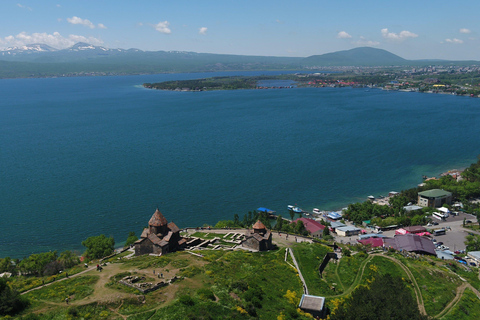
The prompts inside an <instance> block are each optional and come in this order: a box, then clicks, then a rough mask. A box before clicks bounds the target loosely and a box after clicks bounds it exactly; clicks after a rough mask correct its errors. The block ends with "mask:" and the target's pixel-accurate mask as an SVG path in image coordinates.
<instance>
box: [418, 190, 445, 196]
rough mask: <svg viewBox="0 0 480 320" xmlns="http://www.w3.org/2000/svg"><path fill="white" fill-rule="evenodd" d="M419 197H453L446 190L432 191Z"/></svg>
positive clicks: (423, 192)
mask: <svg viewBox="0 0 480 320" xmlns="http://www.w3.org/2000/svg"><path fill="white" fill-rule="evenodd" d="M418 195H419V196H422V197H426V198H439V197H448V196H451V195H452V193H451V192H448V191H445V190H440V189H432V190H427V191H422V192H419V193H418Z"/></svg>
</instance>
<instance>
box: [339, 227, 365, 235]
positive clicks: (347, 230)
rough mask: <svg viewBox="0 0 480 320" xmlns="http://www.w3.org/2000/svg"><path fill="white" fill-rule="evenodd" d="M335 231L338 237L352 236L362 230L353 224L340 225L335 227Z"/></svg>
mask: <svg viewBox="0 0 480 320" xmlns="http://www.w3.org/2000/svg"><path fill="white" fill-rule="evenodd" d="M335 232H336V233H337V234H338V235H339V236H340V237H349V236H354V235H357V234H359V233H361V232H362V229H360V228H356V227H353V226H345V227H340V228H336V229H335Z"/></svg>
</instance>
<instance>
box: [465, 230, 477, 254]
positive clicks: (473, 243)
mask: <svg viewBox="0 0 480 320" xmlns="http://www.w3.org/2000/svg"><path fill="white" fill-rule="evenodd" d="M465 245H466V246H467V250H468V251H479V250H480V235H478V234H469V235H468V236H467V237H466V240H465Z"/></svg>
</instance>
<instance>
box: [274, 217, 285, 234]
mask: <svg viewBox="0 0 480 320" xmlns="http://www.w3.org/2000/svg"><path fill="white" fill-rule="evenodd" d="M282 227H283V217H282V216H280V215H279V216H278V217H277V223H276V224H275V230H279V231H280V230H282Z"/></svg>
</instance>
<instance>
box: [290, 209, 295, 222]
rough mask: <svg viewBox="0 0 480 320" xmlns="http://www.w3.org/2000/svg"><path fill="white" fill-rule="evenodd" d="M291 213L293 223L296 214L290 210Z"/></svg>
mask: <svg viewBox="0 0 480 320" xmlns="http://www.w3.org/2000/svg"><path fill="white" fill-rule="evenodd" d="M289 213H290V220H292V221H293V218H294V217H295V212H293V210H289Z"/></svg>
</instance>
